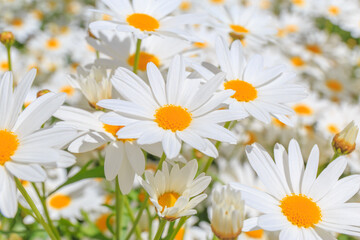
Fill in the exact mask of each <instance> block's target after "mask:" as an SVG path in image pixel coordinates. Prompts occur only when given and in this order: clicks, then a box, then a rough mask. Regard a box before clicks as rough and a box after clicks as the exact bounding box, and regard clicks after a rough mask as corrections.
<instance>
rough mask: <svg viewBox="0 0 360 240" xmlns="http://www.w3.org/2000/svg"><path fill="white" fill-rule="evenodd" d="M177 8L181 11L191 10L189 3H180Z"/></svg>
mask: <svg viewBox="0 0 360 240" xmlns="http://www.w3.org/2000/svg"><path fill="white" fill-rule="evenodd" d="M179 8H180V9H181V10H183V11H188V10H189V9H190V8H191V2H189V1H182V2H181V4H180V6H179Z"/></svg>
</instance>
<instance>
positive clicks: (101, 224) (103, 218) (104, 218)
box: [95, 213, 114, 232]
mask: <svg viewBox="0 0 360 240" xmlns="http://www.w3.org/2000/svg"><path fill="white" fill-rule="evenodd" d="M109 216H110V214H109V213H104V214H102V215H101V216H100V217H99V218H98V219H97V220H96V222H95V225H96V226H97V228H98V229H99V230H100V231H101V232H105V231H106V230H107V229H108V227H107V225H106V221H107V219H108V217H109ZM109 223H110V224H112V223H114V218H113V217H110V220H109Z"/></svg>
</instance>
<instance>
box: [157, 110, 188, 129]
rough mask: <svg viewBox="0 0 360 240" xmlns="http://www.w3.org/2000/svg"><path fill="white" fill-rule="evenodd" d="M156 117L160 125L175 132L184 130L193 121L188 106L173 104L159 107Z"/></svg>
mask: <svg viewBox="0 0 360 240" xmlns="http://www.w3.org/2000/svg"><path fill="white" fill-rule="evenodd" d="M154 117H155V122H156V123H157V124H158V125H159V127H161V128H163V129H165V130H171V131H173V132H176V131H182V130H184V129H185V128H187V127H188V126H189V125H190V123H191V121H192V118H191V113H189V112H188V111H187V109H186V108H183V107H181V106H175V105H172V104H169V105H164V106H162V107H160V108H158V109H157V110H156V113H155V115H154Z"/></svg>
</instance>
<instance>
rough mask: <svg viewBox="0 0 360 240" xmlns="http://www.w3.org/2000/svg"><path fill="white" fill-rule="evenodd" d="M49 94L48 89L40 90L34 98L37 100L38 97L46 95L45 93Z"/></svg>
mask: <svg viewBox="0 0 360 240" xmlns="http://www.w3.org/2000/svg"><path fill="white" fill-rule="evenodd" d="M49 92H51V91H50V90H48V89H43V90H40V91H38V92H37V93H36V97H37V98H39V97H41V96H43V95H45V94H47V93H49Z"/></svg>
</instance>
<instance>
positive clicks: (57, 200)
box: [49, 194, 71, 210]
mask: <svg viewBox="0 0 360 240" xmlns="http://www.w3.org/2000/svg"><path fill="white" fill-rule="evenodd" d="M70 203H71V198H70V197H69V196H67V195H64V194H56V195H55V196H53V197H52V198H50V200H49V205H50V206H51V207H52V208H55V209H58V210H59V209H63V208H65V207H67V206H69V205H70Z"/></svg>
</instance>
